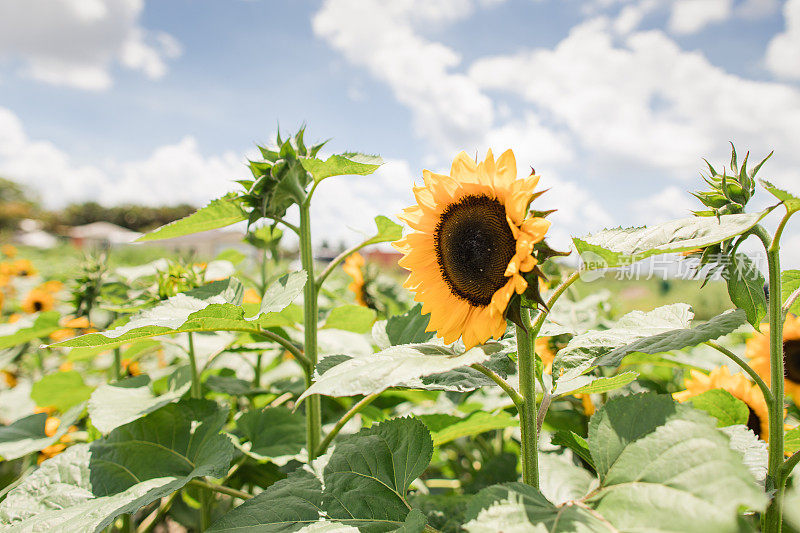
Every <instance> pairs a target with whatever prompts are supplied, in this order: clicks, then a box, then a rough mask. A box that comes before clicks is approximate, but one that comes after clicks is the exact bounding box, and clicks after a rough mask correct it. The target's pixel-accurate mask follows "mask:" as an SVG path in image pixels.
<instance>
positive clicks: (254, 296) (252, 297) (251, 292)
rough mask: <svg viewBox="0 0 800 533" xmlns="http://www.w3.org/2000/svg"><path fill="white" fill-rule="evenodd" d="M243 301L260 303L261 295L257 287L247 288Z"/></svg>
mask: <svg viewBox="0 0 800 533" xmlns="http://www.w3.org/2000/svg"><path fill="white" fill-rule="evenodd" d="M243 303H246V304H260V303H261V295H260V294H258V291H257V290H255V289H247V290H245V291H244V300H243Z"/></svg>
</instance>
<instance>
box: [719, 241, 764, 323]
mask: <svg viewBox="0 0 800 533" xmlns="http://www.w3.org/2000/svg"><path fill="white" fill-rule="evenodd" d="M724 277H725V280H726V281H727V282H728V294H729V295H730V297H731V302H733V304H734V305H735V306H736V307H738V308H739V309H744V311H745V313H746V314H747V321H748V322H750V324H751V325H752V326H753V327H754V328H756V329H758V328H759V325H760V324H761V321H762V320H763V319H764V317H765V316H767V297H766V295H765V294H764V284H765V283H766V281H765V280H764V275H763V274H762V273H761V271H760V270H759V269H758V267H756V265H755V264H753V262H752V261H751V260H750V258H749V257H747V256H746V255H745V254H734V255H731V256H730V258H729V261H728V264H727V265H726V267H725V272H724Z"/></svg>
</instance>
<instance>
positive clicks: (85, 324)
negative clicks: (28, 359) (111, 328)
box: [50, 316, 97, 342]
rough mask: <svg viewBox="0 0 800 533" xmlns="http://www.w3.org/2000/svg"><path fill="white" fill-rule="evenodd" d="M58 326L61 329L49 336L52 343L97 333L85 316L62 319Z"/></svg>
mask: <svg viewBox="0 0 800 533" xmlns="http://www.w3.org/2000/svg"><path fill="white" fill-rule="evenodd" d="M59 325H60V326H61V328H60V329H57V330H55V331H54V332H53V333H51V334H50V338H51V339H52V340H53V342H61V341H65V340H67V339H71V338H72V337H77V336H78V335H84V334H86V333H94V332H95V331H97V330H96V329H95V328H94V327H93V325H92V324H91V322H89V319H88V318H87V317H85V316H81V317H77V318H69V317H64V318H62V319H61V320H60V322H59Z"/></svg>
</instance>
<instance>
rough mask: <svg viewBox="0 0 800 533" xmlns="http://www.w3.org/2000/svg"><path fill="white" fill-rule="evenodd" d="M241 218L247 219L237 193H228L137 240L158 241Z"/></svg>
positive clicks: (209, 228) (218, 226)
mask: <svg viewBox="0 0 800 533" xmlns="http://www.w3.org/2000/svg"><path fill="white" fill-rule="evenodd" d="M242 220H247V213H245V212H244V210H243V209H242V207H241V206H240V205H239V201H238V198H237V195H236V194H235V193H230V194H227V195H225V196H223V197H222V198H218V199H216V200H213V201H212V202H211V203H209V204H208V205H207V206H205V207H202V208H200V209H198V210H197V211H195V212H194V213H192V214H191V215H189V216H188V217H184V218H182V219H180V220H176V221H174V222H170V223H169V224H166V225H164V226H161V227H160V228H157V229H155V230H153V231H151V232H150V233H147V234H145V235H142V236H141V237H139V238H138V239H137V240H138V241H158V240H162V239H172V238H174V237H181V236H183V235H191V234H192V233H200V232H201V231H208V230H212V229H217V228H224V227H225V226H230V225H231V224H235V223H237V222H241V221H242Z"/></svg>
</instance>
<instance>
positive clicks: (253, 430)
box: [234, 407, 306, 461]
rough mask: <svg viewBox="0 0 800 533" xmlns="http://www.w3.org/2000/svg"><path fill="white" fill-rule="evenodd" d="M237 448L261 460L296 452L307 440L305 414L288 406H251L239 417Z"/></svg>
mask: <svg viewBox="0 0 800 533" xmlns="http://www.w3.org/2000/svg"><path fill="white" fill-rule="evenodd" d="M234 434H235V436H236V437H237V440H235V441H234V444H236V446H237V448H239V449H241V450H243V451H244V452H245V453H246V454H247V455H249V456H250V457H253V458H255V459H257V460H259V461H265V460H268V459H271V458H276V457H283V456H294V455H297V454H298V453H300V450H302V449H303V446H304V445H305V443H306V424H305V417H304V416H303V415H302V414H300V413H294V412H292V411H290V410H289V409H287V408H285V407H272V408H269V409H261V410H259V409H250V410H248V411H245V412H243V413H241V414H240V415H239V416H238V417H237V419H236V430H235V433H234Z"/></svg>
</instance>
